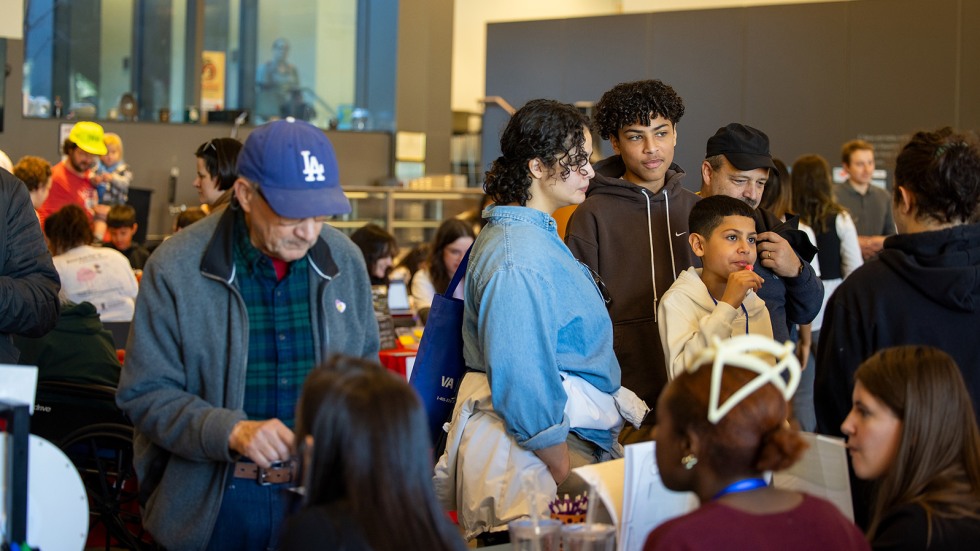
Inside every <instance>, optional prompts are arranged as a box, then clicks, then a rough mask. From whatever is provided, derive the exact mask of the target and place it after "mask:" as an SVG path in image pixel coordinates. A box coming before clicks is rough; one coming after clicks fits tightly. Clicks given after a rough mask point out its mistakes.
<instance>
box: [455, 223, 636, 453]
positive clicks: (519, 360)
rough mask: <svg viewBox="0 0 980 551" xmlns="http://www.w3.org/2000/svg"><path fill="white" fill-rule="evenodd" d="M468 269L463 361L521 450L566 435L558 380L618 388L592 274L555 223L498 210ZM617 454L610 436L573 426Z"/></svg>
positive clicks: (563, 399) (558, 440) (609, 330)
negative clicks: (482, 380) (480, 374)
mask: <svg viewBox="0 0 980 551" xmlns="http://www.w3.org/2000/svg"><path fill="white" fill-rule="evenodd" d="M483 214H484V218H487V219H488V220H489V224H487V226H486V227H485V228H484V229H483V231H481V232H480V235H479V237H478V238H477V240H476V243H475V244H474V245H473V250H472V252H471V253H470V261H469V268H468V269H467V272H466V285H465V299H466V306H465V314H464V318H463V355H464V357H465V359H466V365H467V366H468V367H470V368H471V369H475V370H479V371H484V372H486V374H487V378H488V379H489V382H490V393H491V398H492V402H493V408H494V410H495V411H496V412H497V413H498V414H499V415H500V417H501V418H502V419H503V421H504V426H505V427H506V429H507V433H508V434H509V435H510V436H512V437H513V438H514V439H515V441H516V442H517V443H518V445H520V446H521V447H523V448H525V449H528V450H538V449H541V448H546V447H549V446H553V445H556V444H560V443H562V442H564V441H565V439H566V438H567V437H568V431H569V425H568V419H567V417H566V416H565V413H564V410H565V402H566V399H567V396H566V394H565V390H564V388H563V387H562V382H561V381H562V380H561V375H560V374H559V372H565V373H570V374H575V375H578V376H579V377H581V378H583V379H585V380H586V381H588V382H589V383H591V384H592V385H593V386H595V387H596V388H598V389H599V390H601V391H603V392H607V393H613V392H615V391H616V390H618V389H619V385H620V370H619V362H618V361H617V360H616V356H615V354H614V353H613V347H612V341H613V336H612V322H611V321H610V319H609V315H608V314H607V312H606V307H605V303H604V301H603V299H602V296H601V294H600V292H599V289H598V287H597V286H596V283H595V282H594V281H593V279H592V276H591V275H590V274H589V271H588V268H586V267H585V266H584V265H582V264H580V263H579V262H578V261H577V260H575V257H573V256H572V254H571V252H570V251H569V250H568V248H567V247H566V246H565V244H564V243H563V242H562V240H561V239H560V238H559V237H558V232H557V224H556V222H555V220H554V219H553V218H552V217H551V216H549V215H547V214H545V213H543V212H540V211H538V210H535V209H531V208H527V207H511V206H496V205H491V206H490V207H489V208H487V210H485V211H484V213H483ZM571 430H572V432H574V433H576V434H577V435H579V436H581V437H582V438H584V439H585V440H588V441H590V442H593V443H595V444H597V445H598V446H599V447H601V448H602V449H605V450H610V449H611V448H612V445H613V440H614V436H613V433H612V432H610V431H602V430H591V429H578V428H574V427H573V428H572V429H571Z"/></svg>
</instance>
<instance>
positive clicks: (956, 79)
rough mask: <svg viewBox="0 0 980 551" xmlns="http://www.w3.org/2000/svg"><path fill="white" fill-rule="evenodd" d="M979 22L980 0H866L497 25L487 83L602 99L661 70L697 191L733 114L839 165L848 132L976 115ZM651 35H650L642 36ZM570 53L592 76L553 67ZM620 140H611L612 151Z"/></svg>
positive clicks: (972, 122)
mask: <svg viewBox="0 0 980 551" xmlns="http://www.w3.org/2000/svg"><path fill="white" fill-rule="evenodd" d="M583 28H584V29H588V32H589V36H590V37H599V38H600V40H599V42H598V43H596V42H594V41H592V40H581V42H578V43H576V44H573V45H571V46H570V47H568V48H566V51H564V52H563V51H562V50H561V48H559V47H556V45H558V44H566V43H567V42H566V41H567V40H568V39H569V38H575V37H577V36H578V35H579V34H580V31H579V29H583ZM641 28H643V29H644V30H643V31H642V32H641V31H639V30H638V29H641ZM977 28H980V0H930V1H929V2H922V1H920V0H862V1H855V2H830V3H824V4H800V5H783V6H759V7H752V8H735V9H722V10H700V11H689V12H663V13H653V14H630V15H623V16H611V17H591V18H582V19H577V20H560V21H559V20H556V21H539V22H534V23H499V24H494V25H490V27H489V32H488V34H487V59H488V63H487V89H488V93H490V94H500V95H504V96H505V97H507V98H508V99H512V98H514V99H512V101H513V102H514V103H515V106H516V105H520V103H522V102H523V101H524V100H526V99H528V98H529V97H539V96H543V97H553V98H557V99H563V100H565V101H573V100H578V99H583V98H586V97H588V96H595V97H593V99H597V97H598V95H601V93H602V92H603V91H605V90H606V89H608V88H610V87H612V86H613V85H615V84H616V83H618V82H622V81H627V80H637V79H643V78H659V79H661V80H663V81H664V82H667V83H668V84H670V85H672V86H673V87H674V88H675V89H676V90H677V92H678V93H679V94H680V95H681V96H682V97H683V98H684V102H685V105H686V108H687V113H686V114H685V116H684V118H683V119H682V120H681V122H680V124H679V126H678V144H677V149H676V151H675V157H674V160H675V162H677V163H678V164H680V165H681V166H682V167H684V169H685V170H687V172H688V177H687V179H686V181H685V185H686V186H687V187H689V188H691V189H696V188H697V187H699V185H700V176H699V167H700V163H701V160H702V159H703V157H704V144H705V141H706V140H707V138H708V136H710V135H711V134H712V133H714V131H715V130H716V129H717V128H718V127H719V126H721V125H724V124H726V123H728V122H732V121H740V122H746V123H748V124H752V125H755V126H758V127H759V128H761V129H763V130H765V131H766V132H767V133H769V134H770V136H771V137H772V148H773V152H774V154H775V155H777V156H780V157H781V158H783V160H784V161H786V162H787V163H791V162H792V161H793V160H794V159H795V158H796V157H798V156H800V155H802V154H805V153H814V152H815V153H819V154H821V155H824V156H825V157H827V158H828V160H829V161H830V162H831V164H836V163H837V162H838V155H839V148H840V145H841V143H842V142H844V141H846V140H848V139H851V138H854V137H856V136H858V135H859V134H863V135H883V136H885V142H887V138H888V136H889V135H901V134H907V133H909V132H911V131H913V130H916V129H920V128H935V127H938V126H941V125H946V124H949V125H953V126H961V127H972V128H977V127H980V102H978V101H977V98H978V97H980V35H978V34H977V33H976V32H975V30H976V29H977ZM532 29H533V33H532V32H529V31H530V30H532ZM641 35H642V36H643V37H645V40H646V45H645V46H643V42H642V40H641V38H636V39H635V41H634V40H633V37H634V36H636V37H639V36H641ZM569 52H573V53H574V63H576V64H578V63H584V64H585V65H586V66H587V67H588V70H589V78H588V79H576V78H574V75H575V72H574V71H571V70H566V71H565V78H557V75H555V73H554V71H553V70H552V69H549V68H547V67H550V66H551V64H555V63H560V62H556V61H555V59H556V58H555V56H561V55H563V54H564V55H569ZM505 60H507V61H508V62H506V63H505ZM572 63H573V60H571V59H570V60H569V61H568V62H567V63H566V65H565V66H568V67H571V66H572V65H571V64H572ZM542 66H546V67H545V68H544V69H542ZM529 68H531V69H530V70H529ZM542 76H546V77H548V78H542ZM531 92H533V94H532V93H531ZM490 113H491V111H490V110H488V119H487V120H488V122H489V124H488V126H487V128H486V130H485V132H484V152H485V157H484V158H486V159H493V158H496V157H497V155H499V148H498V144H497V143H496V142H497V140H498V136H499V130H500V128H502V126H503V125H504V124H506V116H501V115H500V114H499V112H497V113H493V114H490ZM610 149H611V148H609V146H608V144H607V143H604V144H602V147H601V151H602V152H603V153H609V151H610ZM885 157H887V155H885ZM885 164H886V168H890V167H888V166H887V164H888V163H885Z"/></svg>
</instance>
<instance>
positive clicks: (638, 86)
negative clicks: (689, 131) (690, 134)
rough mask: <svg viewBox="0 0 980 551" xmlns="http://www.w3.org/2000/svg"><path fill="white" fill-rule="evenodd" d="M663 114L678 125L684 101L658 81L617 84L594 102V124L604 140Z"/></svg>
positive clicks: (682, 112) (671, 89)
mask: <svg viewBox="0 0 980 551" xmlns="http://www.w3.org/2000/svg"><path fill="white" fill-rule="evenodd" d="M658 116H660V117H663V118H665V119H667V120H669V121H670V122H671V124H673V125H675V126H676V125H677V123H678V122H680V120H681V117H683V116H684V100H683V99H681V97H680V96H678V95H677V92H675V91H674V89H673V88H671V87H670V86H669V85H667V84H664V83H663V82H661V81H659V80H638V81H636V82H623V83H621V84H617V85H616V86H614V87H613V88H612V90H609V91H608V92H606V93H605V94H602V98H600V99H599V103H597V104H595V111H594V114H593V115H592V119H593V120H592V124H593V128H594V129H595V131H596V132H597V133H598V134H599V136H601V137H602V139H604V140H608V139H609V138H612V137H616V136H618V134H619V130H620V129H621V128H623V127H624V126H630V125H632V124H636V123H638V122H639V123H641V124H644V125H646V124H647V123H648V121H649V120H650V118H655V117H658Z"/></svg>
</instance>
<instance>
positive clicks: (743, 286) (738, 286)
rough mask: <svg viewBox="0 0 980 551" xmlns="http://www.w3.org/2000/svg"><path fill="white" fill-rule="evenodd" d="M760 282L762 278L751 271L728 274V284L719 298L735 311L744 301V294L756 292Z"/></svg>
mask: <svg viewBox="0 0 980 551" xmlns="http://www.w3.org/2000/svg"><path fill="white" fill-rule="evenodd" d="M762 281H763V279H762V276H760V275H759V274H757V273H755V272H753V271H752V270H739V271H737V272H732V273H730V274H728V283H727V284H726V285H725V294H724V295H722V296H721V301H722V302H727V303H728V304H731V305H732V308H735V309H736V310H737V309H738V307H739V306H741V305H742V301H743V300H745V293H747V292H749V290H752V291H756V292H758V291H759V287H762Z"/></svg>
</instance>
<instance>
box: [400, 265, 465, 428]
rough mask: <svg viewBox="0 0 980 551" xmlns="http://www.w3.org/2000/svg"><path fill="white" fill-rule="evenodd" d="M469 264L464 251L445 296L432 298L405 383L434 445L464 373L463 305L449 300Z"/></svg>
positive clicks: (451, 409)
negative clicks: (417, 401)
mask: <svg viewBox="0 0 980 551" xmlns="http://www.w3.org/2000/svg"><path fill="white" fill-rule="evenodd" d="M470 250H472V247H470ZM469 261H470V251H469V250H467V251H466V255H465V256H464V257H463V261H462V262H460V263H459V267H458V268H456V273H455V274H453V279H452V281H450V282H449V287H448V288H447V289H446V292H445V293H443V294H441V295H439V294H437V295H435V296H434V297H432V307H431V308H430V309H429V318H428V319H427V320H426V322H425V330H424V331H423V332H422V341H421V342H419V352H418V355H417V356H416V358H415V366H414V367H413V368H412V377H411V379H409V384H411V385H412V388H414V389H415V390H416V391H417V392H418V393H419V397H420V398H421V399H422V405H423V406H424V407H425V413H426V415H427V416H428V420H429V433H430V434H431V436H432V442H433V443H434V444H435V443H437V442H438V441H439V440H440V438H442V437H444V436H445V431H443V430H442V425H443V424H444V423H445V422H446V421H448V420H449V417H450V416H451V415H452V413H453V406H454V405H455V404H456V390H457V389H458V388H459V383H460V381H462V379H463V374H464V373H465V372H466V364H465V363H464V362H463V301H462V300H460V299H458V298H453V293H455V292H456V287H458V286H459V284H460V282H461V281H462V280H463V276H464V275H466V266H467V265H468V264H469Z"/></svg>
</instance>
